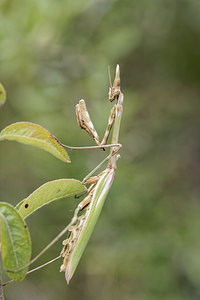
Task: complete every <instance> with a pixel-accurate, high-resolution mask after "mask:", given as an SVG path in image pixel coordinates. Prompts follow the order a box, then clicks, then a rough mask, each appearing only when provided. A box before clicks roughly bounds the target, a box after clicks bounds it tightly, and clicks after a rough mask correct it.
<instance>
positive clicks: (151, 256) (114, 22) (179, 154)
mask: <svg viewBox="0 0 200 300" xmlns="http://www.w3.org/2000/svg"><path fill="white" fill-rule="evenodd" d="M117 63H119V64H120V67H121V87H122V91H123V92H124V96H125V100H124V112H123V119H122V126H121V132H120V142H121V143H122V144H123V148H122V149H121V152H120V154H121V159H120V160H119V161H118V169H117V174H116V178H115V181H114V184H113V187H112V189H111V191H110V193H109V195H108V198H107V201H106V203H105V206H104V209H103V211H102V213H101V216H100V219H99V221H98V223H97V226H96V228H95V231H94V233H93V235H92V237H91V240H90V242H89V244H88V247H87V249H86V251H85V253H84V255H83V257H82V259H81V262H80V264H79V266H78V268H77V270H76V273H75V275H74V277H73V279H72V280H71V282H70V285H69V286H67V284H66V282H65V279H64V273H59V267H60V265H61V263H62V261H57V262H55V263H53V264H51V265H50V266H48V267H46V268H44V269H42V270H40V271H38V272H35V273H33V274H31V275H29V276H27V278H26V279H25V280H24V281H23V282H22V283H14V284H11V285H8V286H6V287H5V289H4V293H5V298H6V299H7V300H14V299H21V300H24V299H37V300H46V299H48V300H55V299H58V298H59V299H60V300H64V299H72V300H73V299H80V298H81V299H82V300H85V299H87V300H90V299H97V300H98V299H104V300H107V299H109V300H110V299H115V300H119V299H120V300H121V299H124V300H129V299H135V300H160V299H167V300H189V299H200V201H199V194H200V188H199V151H200V136H199V115H200V113H199V112H200V110H199V108H200V105H199V103H200V102H199V95H200V88H199V80H200V1H199V0H163V1H159V0H152V1H149V0H124V1H120V0H87V1H86V0H74V1H67V0H65V1H64V0H60V1H55V0H48V1H47V0H43V1H39V0H29V1H26V0H21V1H20V2H19V1H11V0H1V1H0V81H1V82H2V83H3V85H4V86H5V88H6V90H7V95H8V98H7V102H6V104H5V105H4V106H3V107H2V108H1V110H0V129H3V128H4V127H5V126H7V125H9V124H11V123H13V122H16V121H31V122H34V123H38V124H40V125H42V126H44V127H45V128H47V129H48V130H49V131H50V132H51V133H52V134H54V135H55V136H56V137H57V138H58V139H59V140H60V141H62V142H63V143H65V144H68V145H73V146H84V145H85V146H86V145H93V141H92V140H91V139H90V137H89V136H88V135H87V134H86V133H85V132H84V131H81V130H80V128H79V127H78V125H77V124H76V116H75V105H76V104H77V103H78V101H79V99H81V98H84V99H85V100H86V103H87V107H88V110H89V112H90V114H91V118H92V120H94V123H95V127H96V129H97V130H98V132H99V135H100V136H101V137H102V135H103V132H104V129H105V126H106V122H107V118H108V115H109V110H110V108H111V104H110V103H109V102H108V101H107V99H108V87H109V81H108V73H107V68H108V65H110V68H111V75H112V77H113V76H114V71H115V66H116V64H117ZM69 155H70V157H71V160H72V163H71V164H70V165H66V164H65V163H63V162H61V161H59V160H57V159H56V158H54V157H53V156H51V155H50V154H48V153H46V152H43V151H42V150H39V149H34V148H31V147H28V146H25V145H21V144H18V143H15V142H3V143H1V144H0V168H1V172H0V201H7V202H9V203H11V204H13V205H15V204H16V203H18V202H19V201H20V200H22V199H23V198H25V197H27V196H28V195H29V194H30V193H31V192H32V191H34V190H35V189H36V188H38V187H39V186H40V185H42V184H43V183H45V182H47V181H49V180H53V179H58V178H77V179H80V180H81V179H82V178H83V177H84V176H85V175H86V174H87V173H88V172H89V171H90V170H91V169H92V168H94V167H95V166H96V165H97V164H98V163H99V162H100V161H101V160H102V159H103V157H104V155H105V153H102V151H100V150H88V151H85V150H84V151H78V152H76V151H69ZM77 203H78V200H75V199H68V200H65V199H64V200H61V201H58V202H57V203H53V204H50V205H49V206H47V207H45V208H42V209H41V211H39V212H37V213H35V214H33V215H32V216H30V218H28V219H27V223H28V226H29V229H30V232H31V236H32V240H33V244H32V248H33V256H35V255H36V254H37V253H38V252H39V251H40V250H41V249H42V248H43V247H44V246H46V244H47V243H48V242H49V241H50V240H51V239H52V238H54V237H55V235H56V234H57V233H58V232H59V231H60V230H61V229H63V228H64V227H65V226H66V224H67V223H68V222H69V220H70V219H71V217H72V214H73V210H74V209H75V207H76V205H77ZM64 238H65V237H64ZM61 241H62V240H61ZM61 241H60V242H57V243H56V244H55V245H54V246H53V247H52V248H51V249H50V250H49V251H48V252H47V253H46V254H44V255H43V256H42V257H41V259H39V261H38V262H37V263H36V264H34V266H37V265H39V264H40V263H43V262H45V261H47V260H48V259H51V258H53V257H56V256H58V255H59V253H60V251H61V248H62V245H61ZM6 279H7V278H6V277H5V275H4V280H6Z"/></svg>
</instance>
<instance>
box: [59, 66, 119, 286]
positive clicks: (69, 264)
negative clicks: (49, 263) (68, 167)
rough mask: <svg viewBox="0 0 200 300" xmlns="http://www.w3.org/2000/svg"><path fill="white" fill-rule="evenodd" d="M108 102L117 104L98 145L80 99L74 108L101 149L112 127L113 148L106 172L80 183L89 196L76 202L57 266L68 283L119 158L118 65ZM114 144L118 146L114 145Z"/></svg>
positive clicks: (98, 213) (106, 192) (108, 187)
mask: <svg viewBox="0 0 200 300" xmlns="http://www.w3.org/2000/svg"><path fill="white" fill-rule="evenodd" d="M109 100H110V101H111V102H113V101H114V100H116V103H115V104H114V106H113V108H112V109H111V113H110V116H109V119H108V125H107V128H106V131H105V134H104V137H103V140H102V142H100V140H99V136H98V134H97V132H96V130H95V128H94V125H93V123H92V121H91V119H90V116H89V113H88V111H87V108H86V105H85V101H84V100H80V101H79V104H77V106H76V115H77V121H78V124H79V126H80V127H81V128H83V129H84V130H86V131H87V132H88V133H89V135H90V136H91V137H92V138H93V139H94V141H95V142H96V144H97V145H98V146H102V148H103V146H105V145H106V143H107V140H108V137H109V134H110V132H111V129H112V127H113V134H112V141H111V144H113V145H115V146H112V147H111V150H110V155H109V156H108V159H109V162H108V165H107V167H106V169H105V170H104V171H103V172H101V173H100V174H98V175H97V176H93V177H90V175H92V174H89V176H87V178H85V179H84V180H83V184H84V185H89V188H88V195H87V196H86V197H85V198H84V200H83V201H81V202H80V203H79V205H78V207H77V209H76V210H75V213H74V216H73V222H72V223H73V225H72V226H70V228H69V229H68V230H69V232H70V235H69V237H68V239H66V240H64V241H63V249H62V251H61V256H62V257H63V258H64V259H63V264H62V265H61V267H60V271H64V272H65V278H66V281H67V283H69V281H70V279H71V278H72V276H73V274H74V272H75V270H76V267H77V265H78V263H79V260H80V258H81V256H82V254H83V251H84V249H85V247H86V245H87V243H88V240H89V238H90V236H91V234H92V232H93V229H94V227H95V224H96V222H97V219H98V217H99V215H100V212H101V209H102V207H103V204H104V201H105V198H106V196H107V194H108V192H109V190H110V187H111V185H112V182H113V179H114V175H115V170H116V168H117V166H116V162H117V160H118V158H119V155H118V154H116V153H117V152H118V150H119V149H120V148H121V145H120V144H118V138H119V129H120V121H121V116H122V110H123V107H122V105H123V94H122V93H121V90H120V69H119V65H117V67H116V75H115V79H114V82H113V86H112V87H110V89H109ZM117 144H118V146H116V145H117ZM95 170H96V169H95ZM88 177H89V178H88Z"/></svg>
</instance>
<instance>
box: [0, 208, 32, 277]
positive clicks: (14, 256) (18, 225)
mask: <svg viewBox="0 0 200 300" xmlns="http://www.w3.org/2000/svg"><path fill="white" fill-rule="evenodd" d="M0 234H1V252H2V260H3V265H4V268H5V269H6V270H12V271H15V270H18V269H20V268H22V267H23V266H25V265H27V264H28V263H29V261H30V257H31V241H30V236H29V232H28V228H27V226H26V224H25V222H24V220H23V218H22V217H21V215H20V214H19V213H18V211H17V210H16V209H15V208H14V207H13V206H12V205H10V204H8V203H4V202H0ZM27 270H28V268H25V269H22V270H21V271H19V272H17V273H12V272H9V271H7V274H8V276H9V277H10V278H12V279H14V280H17V281H21V280H23V279H24V277H25V275H26V273H27Z"/></svg>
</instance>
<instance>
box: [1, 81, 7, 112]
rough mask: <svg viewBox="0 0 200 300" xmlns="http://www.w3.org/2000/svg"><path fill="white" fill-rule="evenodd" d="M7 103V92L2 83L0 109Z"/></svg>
mask: <svg viewBox="0 0 200 300" xmlns="http://www.w3.org/2000/svg"><path fill="white" fill-rule="evenodd" d="M5 101H6V91H5V89H4V87H3V85H2V84H1V83H0V107H1V105H3V104H4V103H5Z"/></svg>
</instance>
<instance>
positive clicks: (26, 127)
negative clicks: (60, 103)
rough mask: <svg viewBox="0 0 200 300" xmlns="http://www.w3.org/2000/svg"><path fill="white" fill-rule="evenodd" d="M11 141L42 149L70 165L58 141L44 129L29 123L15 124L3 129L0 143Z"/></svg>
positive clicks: (0, 134)
mask: <svg viewBox="0 0 200 300" xmlns="http://www.w3.org/2000/svg"><path fill="white" fill-rule="evenodd" d="M3 140H13V141H17V142H20V143H23V144H27V145H31V146H35V147H38V148H40V149H43V150H45V151H47V152H49V153H51V154H52V155H54V156H55V157H57V158H58V159H60V160H62V161H64V162H66V163H70V162H71V161H70V158H69V156H68V154H67V152H66V151H65V149H64V148H63V147H62V146H61V144H60V143H59V141H58V140H57V139H56V138H55V137H54V136H53V135H52V134H51V133H50V132H49V131H47V130H46V129H45V128H43V127H42V126H40V125H37V124H34V123H30V122H17V123H14V124H11V125H9V126H7V127H6V128H4V129H3V130H2V131H1V133H0V141H3Z"/></svg>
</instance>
